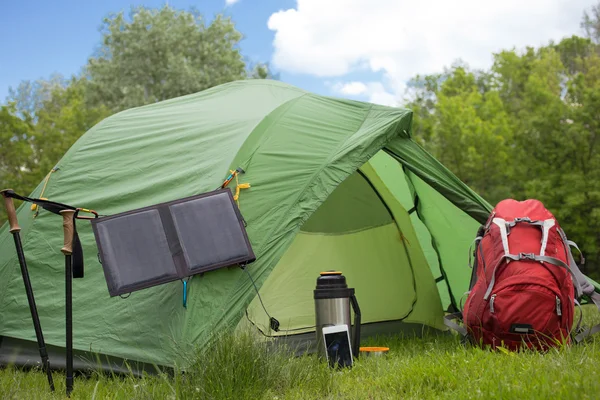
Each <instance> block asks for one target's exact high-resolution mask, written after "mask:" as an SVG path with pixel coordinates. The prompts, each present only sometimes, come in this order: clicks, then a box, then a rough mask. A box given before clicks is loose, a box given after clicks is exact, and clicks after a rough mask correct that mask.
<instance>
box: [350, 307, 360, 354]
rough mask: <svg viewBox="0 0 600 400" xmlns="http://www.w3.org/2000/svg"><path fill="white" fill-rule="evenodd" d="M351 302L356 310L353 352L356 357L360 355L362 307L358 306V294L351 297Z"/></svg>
mask: <svg viewBox="0 0 600 400" xmlns="http://www.w3.org/2000/svg"><path fill="white" fill-rule="evenodd" d="M350 303H351V304H352V309H353V310H354V334H353V338H352V353H353V354H354V357H358V354H359V351H360V307H359V306H358V301H357V300H356V296H355V295H352V296H351V297H350Z"/></svg>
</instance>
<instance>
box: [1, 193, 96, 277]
mask: <svg viewBox="0 0 600 400" xmlns="http://www.w3.org/2000/svg"><path fill="white" fill-rule="evenodd" d="M0 193H2V196H3V197H4V201H5V205H6V206H7V211H8V217H9V224H10V228H11V232H14V231H17V230H16V229H18V230H20V229H21V228H19V226H18V225H17V223H16V212H15V213H14V224H13V222H10V221H11V210H10V209H8V205H9V203H10V204H11V205H12V210H13V211H14V204H13V201H12V199H17V200H21V201H26V202H29V203H33V204H36V205H38V206H40V207H42V208H43V209H45V210H47V211H50V212H51V213H53V214H56V215H60V216H62V215H63V213H64V212H66V211H69V212H73V213H74V214H73V217H72V218H73V225H72V230H73V236H72V243H71V249H70V250H71V252H72V256H73V278H83V275H84V259H83V247H82V245H81V241H80V240H79V235H78V233H77V226H76V224H75V221H76V220H78V219H93V218H98V213H97V212H96V211H94V210H88V209H86V208H77V207H73V206H71V205H68V204H63V203H57V202H55V201H50V200H44V199H34V198H31V197H26V196H21V195H20V194H17V193H15V191H14V190H12V189H5V190H2V191H0ZM80 212H85V213H89V214H92V216H90V217H87V216H79V213H80ZM69 214H70V213H69Z"/></svg>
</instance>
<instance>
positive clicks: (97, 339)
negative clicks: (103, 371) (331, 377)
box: [0, 80, 491, 369]
mask: <svg viewBox="0 0 600 400" xmlns="http://www.w3.org/2000/svg"><path fill="white" fill-rule="evenodd" d="M411 122H412V113H411V111H410V110H406V109H399V108H391V107H384V106H380V105H374V104H369V103H363V102H357V101H351V100H343V99H336V98H331V97H324V96H319V95H316V94H313V93H309V92H306V91H303V90H301V89H298V88H296V87H293V86H290V85H287V84H284V83H281V82H277V81H269V80H246V81H237V82H232V83H228V84H224V85H221V86H217V87H214V88H211V89H208V90H205V91H203V92H200V93H196V94H192V95H188V96H184V97H179V98H175V99H171V100H167V101H163V102H160V103H156V104H151V105H147V106H144V107H139V108H134V109H130V110H126V111H123V112H120V113H118V114H115V115H113V116H111V117H109V118H106V119H105V120H103V121H101V122H100V123H98V124H97V125H96V126H94V127H93V128H92V129H90V130H89V131H88V132H86V133H85V134H84V135H83V136H82V137H81V138H80V139H79V140H78V141H77V142H76V143H75V144H74V145H73V146H72V147H71V148H70V149H69V150H68V151H67V153H66V154H65V155H64V157H63V158H62V159H61V160H60V161H59V162H58V164H57V168H55V169H54V170H53V172H51V173H49V175H48V177H47V178H46V179H45V180H44V181H43V182H40V184H39V186H38V187H37V188H36V189H35V190H34V191H33V192H32V193H31V195H30V197H45V198H48V199H50V200H53V201H57V202H62V203H66V204H72V205H75V206H81V207H86V208H92V209H95V210H97V211H99V212H100V213H101V214H104V215H110V214H116V213H119V212H123V211H127V210H132V209H136V208H141V207H145V206H149V205H153V204H157V203H161V202H166V201H171V200H174V199H179V198H184V197H188V196H192V195H195V194H199V193H203V192H208V191H211V190H214V189H215V188H216V187H218V186H219V185H220V184H221V183H222V182H223V180H224V179H225V177H227V175H228V174H229V172H230V171H231V170H235V169H236V168H238V167H241V168H242V169H243V170H244V171H245V173H244V174H241V175H240V176H239V182H243V183H250V185H251V188H249V189H244V190H242V191H241V194H240V197H239V207H240V210H241V213H242V215H243V217H244V219H245V220H246V222H247V232H248V235H249V238H250V242H251V244H252V247H253V249H254V251H255V253H256V257H257V260H256V262H254V263H253V264H251V265H249V266H248V271H249V272H250V273H251V275H252V277H253V278H254V279H255V281H256V283H257V286H258V288H259V291H260V294H261V297H262V300H263V302H264V304H265V307H266V309H267V310H268V312H269V314H271V315H272V316H274V317H275V318H277V319H278V320H279V321H280V323H281V326H280V331H279V332H274V331H271V330H270V329H269V318H268V317H267V315H266V314H265V312H264V310H263V309H262V307H261V305H260V302H259V301H258V299H257V297H256V292H255V289H254V287H253V286H252V283H251V281H250V280H249V278H248V276H247V275H246V274H245V272H244V271H243V270H242V269H240V268H225V269H221V270H216V271H212V272H208V273H206V274H204V275H198V276H195V277H194V278H193V279H191V281H190V282H189V284H188V299H187V307H185V308H184V307H183V306H182V292H183V285H182V284H181V282H172V283H168V284H164V285H160V286H156V287H152V288H149V289H145V290H142V291H139V292H134V293H132V294H131V295H130V296H129V297H127V298H121V297H110V296H109V293H108V290H107V286H106V281H105V280H104V275H103V270H102V267H101V265H100V264H99V261H98V257H97V253H98V249H97V248H96V243H95V240H94V236H93V233H92V229H91V226H90V224H89V223H80V224H78V231H79V235H80V238H81V241H82V244H83V250H84V254H85V263H86V275H85V278H83V279H78V280H76V281H75V282H74V285H73V323H74V328H73V329H74V348H75V350H76V365H75V366H76V368H77V367H79V368H83V367H85V366H86V365H87V364H86V363H87V362H90V363H92V364H94V363H96V361H97V359H96V358H95V356H97V355H98V354H100V355H102V357H101V359H102V360H103V361H105V366H108V365H112V367H113V368H115V369H119V368H121V366H122V364H121V362H122V361H123V360H128V361H129V362H132V361H135V362H139V363H141V364H142V365H144V364H145V365H151V364H156V365H163V366H167V367H170V366H175V365H183V364H184V363H185V359H186V358H185V356H184V354H186V353H188V354H189V351H190V350H191V349H192V348H194V347H195V346H202V345H204V344H206V343H207V341H208V340H209V339H210V337H211V335H212V334H213V333H214V332H217V331H221V330H223V329H243V328H246V327H248V326H249V327H251V329H255V330H256V331H257V332H258V330H260V331H261V332H262V334H264V335H266V336H267V337H273V338H275V337H278V336H282V337H285V338H287V339H290V338H294V337H297V338H304V340H305V341H306V342H307V343H309V344H310V342H311V340H312V339H313V338H314V303H313V289H314V286H315V282H316V278H317V277H318V275H319V272H321V271H324V270H331V269H336V270H340V271H342V272H343V274H344V275H345V276H346V277H347V279H348V283H349V285H350V286H351V287H354V288H355V289H356V295H357V298H358V301H359V302H360V306H361V311H362V319H363V321H362V322H363V324H364V325H363V336H364V337H368V336H369V335H370V334H377V333H382V332H399V331H411V332H416V333H420V332H422V330H423V328H424V327H425V328H428V329H431V330H433V331H437V330H442V331H443V330H445V327H444V324H443V315H444V311H453V310H455V309H457V308H459V307H460V305H459V303H460V300H461V297H462V295H463V293H464V292H465V291H466V290H467V289H468V286H469V280H470V273H471V270H470V269H469V267H468V249H469V246H470V244H471V242H472V240H473V238H474V237H475V234H476V232H477V229H478V227H479V226H480V224H481V223H483V222H485V220H486V219H487V216H488V214H489V212H490V211H491V207H490V205H489V204H488V203H486V202H485V200H483V199H482V198H480V197H479V196H478V195H477V194H476V193H474V192H473V191H472V190H470V189H469V188H468V187H467V186H466V185H465V184H464V183H463V182H461V181H460V180H459V179H458V178H457V177H456V176H455V175H453V174H452V173H451V172H450V171H449V170H448V169H446V168H445V167H444V166H443V165H442V164H440V163H439V162H438V161H437V160H436V159H434V157H432V156H431V155H430V154H428V153H427V152H426V151H425V150H424V149H423V148H422V147H420V146H419V145H418V144H417V143H416V142H415V141H414V140H413V139H411ZM229 187H231V188H233V189H235V181H234V182H233V183H232V184H231V185H230V186H229ZM38 211H39V212H35V211H32V209H31V207H30V205H28V204H23V205H22V206H21V207H20V208H19V209H18V218H19V223H20V225H21V227H22V232H21V235H22V238H23V244H24V250H25V254H26V257H27V261H28V265H29V269H30V275H31V281H32V285H33V288H34V291H35V295H36V301H37V306H38V311H39V313H40V319H41V324H42V328H43V330H44V336H45V339H46V342H47V344H49V345H50V359H51V362H52V365H53V366H55V367H61V362H62V363H64V357H63V356H62V355H60V354H61V352H62V351H64V349H63V347H64V331H65V327H64V323H65V322H64V304H63V300H62V299H64V269H63V268H64V258H63V256H62V254H61V253H60V248H61V246H62V227H61V224H60V222H58V223H57V219H56V216H55V215H52V214H50V213H48V212H46V211H45V210H38ZM224 245H226V244H224ZM28 313H29V309H28V305H27V298H26V296H25V293H24V290H23V282H22V281H21V276H20V272H19V266H18V261H17V256H16V253H15V250H14V247H13V241H12V237H11V235H10V234H9V233H8V226H7V225H5V226H4V227H3V228H2V229H1V230H0V363H3V364H7V363H16V364H21V365H22V364H27V363H37V362H38V358H39V355H38V353H37V347H36V342H35V333H34V330H33V327H32V324H31V319H30V318H29V314H28ZM86 360H87V361H86ZM107 360H108V361H107Z"/></svg>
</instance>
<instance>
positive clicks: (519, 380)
mask: <svg viewBox="0 0 600 400" xmlns="http://www.w3.org/2000/svg"><path fill="white" fill-rule="evenodd" d="M586 314H587V315H586V322H587V323H588V324H591V323H597V322H598V320H600V318H598V315H597V314H598V313H597V311H595V310H590V311H587V312H586ZM597 336H598V338H594V339H593V340H592V341H590V342H588V343H586V344H584V345H573V346H570V347H564V348H558V349H554V350H551V351H550V352H548V353H546V354H540V353H535V352H522V353H518V354H515V353H504V352H501V351H497V352H491V351H487V350H481V349H478V348H474V347H470V346H463V345H461V344H460V342H459V340H458V339H456V338H455V337H428V338H423V339H418V338H400V337H393V338H380V339H379V340H377V341H374V340H370V341H369V343H364V344H367V345H368V344H372V345H384V346H389V347H390V353H389V354H388V355H387V356H385V357H381V358H364V357H363V358H361V359H360V360H358V361H357V362H356V364H355V366H354V368H352V369H348V370H344V371H334V370H331V369H329V368H328V367H327V366H326V365H325V364H324V363H322V362H319V361H318V359H317V358H316V357H314V356H303V357H293V356H291V355H290V354H289V353H286V352H283V351H272V350H269V349H267V347H266V346H265V345H263V344H261V343H259V342H257V341H256V339H255V338H254V337H253V335H251V334H240V335H236V336H225V337H222V338H220V339H219V340H218V342H217V343H216V344H215V345H214V346H213V347H211V349H212V350H211V351H210V352H207V353H205V354H201V353H199V354H197V355H195V356H194V357H193V360H194V362H193V365H192V367H191V368H190V369H189V370H188V371H187V372H186V373H185V374H178V375H176V377H175V378H172V377H168V376H146V377H143V378H135V377H133V376H130V377H120V378H117V377H113V376H109V375H100V374H93V375H92V376H90V377H87V378H84V377H78V378H77V379H76V380H75V390H74V392H73V394H72V396H71V398H73V399H196V398H197V399H270V400H274V399H278V400H281V399H398V398H402V399H430V398H431V399H458V398H460V399H490V398H491V399H516V398H518V399H549V398H563V399H564V398H567V399H568V398H572V399H595V398H598V397H599V396H600V372H598V368H597V365H599V363H600V335H597ZM54 380H55V384H56V385H57V392H56V394H54V395H52V394H50V392H49V390H48V386H47V381H46V377H45V375H43V374H42V373H41V372H39V371H20V370H17V369H15V368H6V369H3V370H0V398H1V399H64V398H65V396H64V375H62V374H59V373H55V374H54Z"/></svg>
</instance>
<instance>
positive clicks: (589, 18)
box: [581, 3, 600, 44]
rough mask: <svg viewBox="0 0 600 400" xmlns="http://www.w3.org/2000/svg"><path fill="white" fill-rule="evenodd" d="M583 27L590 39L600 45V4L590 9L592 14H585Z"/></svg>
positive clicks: (582, 22) (585, 12)
mask: <svg viewBox="0 0 600 400" xmlns="http://www.w3.org/2000/svg"><path fill="white" fill-rule="evenodd" d="M581 27H582V28H583V30H584V31H585V33H586V35H587V37H588V38H590V39H592V40H593V41H594V43H597V44H600V3H598V4H596V5H595V6H593V7H592V8H591V9H590V12H587V11H584V12H583V19H582V21H581Z"/></svg>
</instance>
